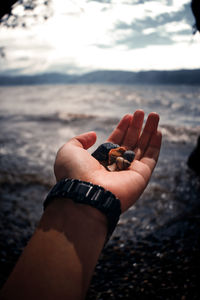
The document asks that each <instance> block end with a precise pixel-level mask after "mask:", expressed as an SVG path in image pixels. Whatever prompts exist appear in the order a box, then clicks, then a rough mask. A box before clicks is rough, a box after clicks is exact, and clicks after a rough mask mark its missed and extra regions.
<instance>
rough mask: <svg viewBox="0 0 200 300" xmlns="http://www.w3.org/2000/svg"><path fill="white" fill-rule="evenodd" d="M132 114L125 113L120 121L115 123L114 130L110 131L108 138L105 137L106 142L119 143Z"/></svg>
mask: <svg viewBox="0 0 200 300" xmlns="http://www.w3.org/2000/svg"><path fill="white" fill-rule="evenodd" d="M132 117H133V116H132V115H131V114H127V115H125V116H124V117H123V118H122V119H121V121H120V122H119V124H118V125H117V127H116V128H115V129H114V131H113V132H112V133H111V135H110V136H109V138H108V139H107V141H108V142H111V143H114V144H118V145H121V143H122V141H123V139H124V136H125V134H126V131H127V129H128V127H129V124H130V122H131V120H132Z"/></svg>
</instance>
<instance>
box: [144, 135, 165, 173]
mask: <svg viewBox="0 0 200 300" xmlns="http://www.w3.org/2000/svg"><path fill="white" fill-rule="evenodd" d="M161 142H162V134H161V132H160V131H156V132H155V133H154V134H153V135H152V137H151V140H150V142H149V146H148V148H147V149H146V151H145V153H144V155H143V157H142V158H141V159H140V162H142V163H144V164H145V165H147V166H148V167H149V169H150V171H151V172H153V169H154V168H155V165H156V163H157V160H158V156H159V153H160V147H161Z"/></svg>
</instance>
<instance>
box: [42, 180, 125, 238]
mask: <svg viewBox="0 0 200 300" xmlns="http://www.w3.org/2000/svg"><path fill="white" fill-rule="evenodd" d="M55 198H69V199H71V200H73V201H74V202H76V203H80V204H87V205H90V206H92V207H94V208H96V209H98V210H100V211H101V212H102V213H103V214H104V215H106V217H107V220H108V233H107V240H108V239H109V238H110V236H111V234H112V233H113V231H114V229H115V227H116V225H117V223H118V220H119V217H120V214H121V204H120V200H119V199H118V198H116V197H115V195H114V194H113V193H111V192H110V191H107V190H105V189H104V188H103V187H101V186H100V185H95V184H92V183H90V182H86V181H81V180H79V179H68V178H66V179H62V180H60V181H59V182H57V184H56V185H55V186H54V187H53V188H52V189H51V191H50V192H49V194H48V195H47V198H46V200H45V201H44V204H43V205H44V209H46V207H47V206H48V205H49V203H50V202H51V201H52V200H53V199H55Z"/></svg>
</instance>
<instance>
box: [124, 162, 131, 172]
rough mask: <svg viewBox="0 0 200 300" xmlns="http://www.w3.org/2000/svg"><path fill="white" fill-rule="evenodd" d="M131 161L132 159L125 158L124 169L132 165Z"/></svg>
mask: <svg viewBox="0 0 200 300" xmlns="http://www.w3.org/2000/svg"><path fill="white" fill-rule="evenodd" d="M130 165H131V163H130V161H128V160H126V159H124V170H126V169H128V167H130Z"/></svg>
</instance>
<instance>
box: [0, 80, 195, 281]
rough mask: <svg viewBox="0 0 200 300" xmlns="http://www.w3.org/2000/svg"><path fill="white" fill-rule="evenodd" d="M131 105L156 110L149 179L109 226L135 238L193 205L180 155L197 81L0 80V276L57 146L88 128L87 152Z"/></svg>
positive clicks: (40, 195) (22, 237) (18, 245)
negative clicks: (157, 136) (156, 140)
mask: <svg viewBox="0 0 200 300" xmlns="http://www.w3.org/2000/svg"><path fill="white" fill-rule="evenodd" d="M136 109H143V110H144V112H145V117H147V116H148V114H149V113H150V112H157V113H159V115H160V125H159V127H160V130H161V131H162V134H163V142H162V148H161V152H160V157H159V161H158V164H157V166H156V168H155V171H154V173H153V176H152V178H151V181H150V183H149V185H148V187H147V189H146V191H145V192H144V194H143V195H142V197H141V198H140V199H139V200H138V202H137V203H136V204H135V205H134V206H133V207H132V208H131V209H130V210H129V211H128V212H126V213H125V214H124V215H122V217H121V219H120V222H119V225H118V227H117V229H116V231H115V233H114V236H119V237H120V238H121V239H123V240H127V239H128V240H134V241H136V242H137V240H138V239H141V238H145V237H146V236H149V234H153V233H155V232H157V231H158V229H159V228H162V227H163V226H165V225H166V224H168V223H169V222H171V221H173V220H176V219H177V218H179V217H180V216H183V215H184V214H188V213H189V212H191V211H194V210H196V209H197V207H198V208H199V179H198V178H197V176H196V175H195V173H194V172H193V171H192V170H190V169H189V168H188V166H187V160H188V157H189V155H190V153H191V152H192V151H193V149H194V147H195V145H196V142H197V138H198V136H199V135H200V86H192V85H191V86H189V85H188V86H186V85H109V84H81V85H80V84H74V85H31V86H27V85H26V86H9V87H0V236H1V237H0V246H1V249H2V250H1V251H0V255H1V262H2V264H4V268H5V272H3V273H2V274H3V275H1V280H2V282H3V281H4V279H5V277H6V274H8V273H9V270H10V269H11V268H12V266H13V264H14V262H15V260H16V257H17V256H18V255H19V253H20V252H21V250H22V249H23V247H24V244H25V243H26V242H27V240H28V238H29V237H30V236H31V234H32V233H33V231H34V229H35V227H36V225H37V223H38V220H39V218H40V216H41V214H42V209H43V208H42V203H43V200H44V197H45V195H46V194H47V192H48V190H49V189H50V187H51V186H52V185H53V184H54V183H55V178H54V174H53V163H54V160H55V155H56V152H57V151H58V149H59V148H60V147H61V146H62V145H63V144H64V143H65V142H66V141H68V140H69V139H70V138H72V137H73V136H75V135H78V134H81V133H83V132H86V131H90V130H94V131H96V133H97V136H98V139H97V142H96V144H95V146H93V147H92V148H91V149H89V152H90V153H91V152H92V151H94V149H95V148H96V147H97V146H98V145H100V144H101V143H102V142H104V141H105V140H106V138H107V137H108V136H109V134H110V133H111V131H112V130H113V129H114V127H115V126H116V124H117V123H118V122H119V120H120V119H121V117H122V116H123V115H125V114H126V113H133V112H134V111H135V110H136ZM133 184H134V183H133ZM166 234H168V233H166ZM5 266H6V267H5Z"/></svg>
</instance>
